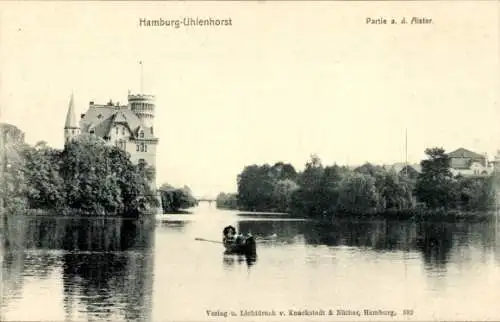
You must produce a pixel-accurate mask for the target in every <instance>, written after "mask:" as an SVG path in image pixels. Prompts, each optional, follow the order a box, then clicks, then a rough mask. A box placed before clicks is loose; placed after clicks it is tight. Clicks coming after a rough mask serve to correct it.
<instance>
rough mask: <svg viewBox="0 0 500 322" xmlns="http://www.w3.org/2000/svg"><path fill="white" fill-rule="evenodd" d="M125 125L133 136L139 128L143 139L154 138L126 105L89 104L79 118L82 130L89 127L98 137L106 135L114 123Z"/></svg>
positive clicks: (86, 129) (136, 135) (86, 130)
mask: <svg viewBox="0 0 500 322" xmlns="http://www.w3.org/2000/svg"><path fill="white" fill-rule="evenodd" d="M117 123H119V124H123V125H125V126H126V127H127V128H128V129H129V130H130V132H131V133H132V135H133V136H134V137H138V133H139V129H140V128H142V129H144V139H146V140H147V139H155V137H154V136H153V134H152V133H151V131H149V130H148V129H147V128H146V127H145V126H144V124H143V123H142V121H141V120H140V119H139V118H138V117H137V115H136V114H135V113H134V112H132V110H130V109H129V108H128V106H126V105H125V106H117V105H93V104H92V105H90V107H89V109H88V110H87V113H85V115H84V117H83V118H82V119H81V121H80V124H81V127H82V130H83V131H85V132H88V131H89V130H90V128H91V127H92V129H93V130H94V134H95V135H97V136H99V137H105V136H108V134H109V131H111V128H112V127H113V125H114V124H117Z"/></svg>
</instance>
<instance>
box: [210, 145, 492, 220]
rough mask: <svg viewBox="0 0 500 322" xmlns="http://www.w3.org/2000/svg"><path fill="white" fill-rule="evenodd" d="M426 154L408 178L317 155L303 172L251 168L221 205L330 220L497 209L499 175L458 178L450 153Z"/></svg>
mask: <svg viewBox="0 0 500 322" xmlns="http://www.w3.org/2000/svg"><path fill="white" fill-rule="evenodd" d="M425 153H426V156H427V158H426V159H425V160H422V161H421V168H422V170H421V172H420V173H418V172H417V173H413V172H410V173H408V174H405V172H396V171H395V170H394V169H390V168H389V169H388V168H385V167H383V166H379V165H373V164H370V163H366V164H364V165H362V166H359V167H356V168H349V167H347V166H339V165H336V164H334V165H329V166H324V165H323V164H322V162H321V160H320V158H319V157H318V156H315V155H313V156H311V159H310V160H309V161H308V162H307V163H306V165H305V169H304V170H303V171H300V172H297V171H296V170H295V169H294V167H293V166H292V165H291V164H286V163H283V162H278V163H276V164H274V165H272V166H271V165H269V164H264V165H250V166H246V167H245V168H244V169H243V171H242V172H241V173H240V174H239V175H238V177H237V186H238V191H237V193H236V194H227V193H221V194H219V196H218V198H217V206H218V207H219V208H231V209H240V210H247V211H273V212H274V211H277V212H289V213H294V214H301V215H306V216H308V217H312V218H324V219H328V218H331V216H332V215H349V214H351V215H370V214H384V213H385V214H387V213H392V214H402V213H410V214H411V213H412V211H414V210H425V211H428V212H440V213H449V212H451V211H455V212H461V213H463V212H473V211H475V212H481V211H488V210H491V209H492V208H493V207H495V206H496V203H495V200H496V198H495V197H496V191H497V187H498V186H499V180H498V176H497V175H496V173H493V174H491V175H485V176H471V177H464V176H461V175H458V176H454V175H453V174H452V172H451V168H450V158H449V157H448V155H447V154H446V153H445V150H444V149H442V148H431V149H426V150H425Z"/></svg>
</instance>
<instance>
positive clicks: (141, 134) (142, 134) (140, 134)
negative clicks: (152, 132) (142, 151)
mask: <svg viewBox="0 0 500 322" xmlns="http://www.w3.org/2000/svg"><path fill="white" fill-rule="evenodd" d="M139 137H140V138H141V139H142V138H143V137H144V131H143V130H140V131H139Z"/></svg>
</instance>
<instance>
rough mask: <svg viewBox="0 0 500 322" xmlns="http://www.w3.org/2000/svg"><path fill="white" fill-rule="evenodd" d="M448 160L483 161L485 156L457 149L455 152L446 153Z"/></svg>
mask: <svg viewBox="0 0 500 322" xmlns="http://www.w3.org/2000/svg"><path fill="white" fill-rule="evenodd" d="M448 156H449V157H450V158H471V159H484V158H485V156H484V155H481V154H478V153H476V152H472V151H470V150H467V149H464V148H458V149H456V150H455V151H452V152H450V153H448Z"/></svg>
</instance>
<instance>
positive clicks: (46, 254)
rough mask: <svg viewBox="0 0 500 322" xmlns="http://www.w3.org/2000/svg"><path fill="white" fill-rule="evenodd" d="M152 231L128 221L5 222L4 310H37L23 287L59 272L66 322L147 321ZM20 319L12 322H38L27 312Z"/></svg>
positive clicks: (17, 318) (151, 262)
mask: <svg viewBox="0 0 500 322" xmlns="http://www.w3.org/2000/svg"><path fill="white" fill-rule="evenodd" d="M152 228H154V226H153V225H151V224H149V225H148V224H146V223H140V222H134V221H129V220H111V219H79V220H75V219H67V218H55V219H52V218H40V217H38V218H35V217H31V218H30V217H15V218H7V219H6V222H5V224H4V239H3V253H4V260H3V262H2V273H3V282H4V284H3V288H2V302H3V305H4V306H7V312H8V311H9V310H8V309H9V303H11V304H14V303H12V302H14V301H20V302H27V303H23V306H25V305H29V306H30V307H33V306H36V305H37V304H38V303H37V302H34V303H33V302H31V301H28V300H29V296H28V295H27V294H26V293H27V291H26V290H24V292H23V286H25V285H24V283H25V282H26V281H31V280H32V278H33V277H35V278H36V279H38V280H41V279H47V278H54V277H53V276H54V273H56V272H60V278H58V279H56V280H54V283H56V285H54V286H57V285H61V284H62V289H63V292H62V295H61V297H62V302H63V303H64V305H63V307H62V309H63V311H64V315H65V317H64V319H68V320H72V319H77V320H89V319H95V318H103V319H126V320H142V319H143V318H144V317H146V318H147V317H149V316H150V315H151V312H150V311H151V296H152V284H153V282H152V270H153V252H152V251H151V248H152V246H153V239H154V231H153V229H152ZM45 296H47V295H45ZM49 296H56V294H50V295H49ZM39 300H40V302H42V303H43V302H44V299H39ZM54 300H56V298H54ZM25 307H26V306H25ZM12 313H16V312H12ZM17 313H19V314H20V315H18V316H14V317H13V319H16V320H29V319H33V318H34V319H39V317H37V316H30V312H29V310H25V311H24V312H17Z"/></svg>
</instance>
